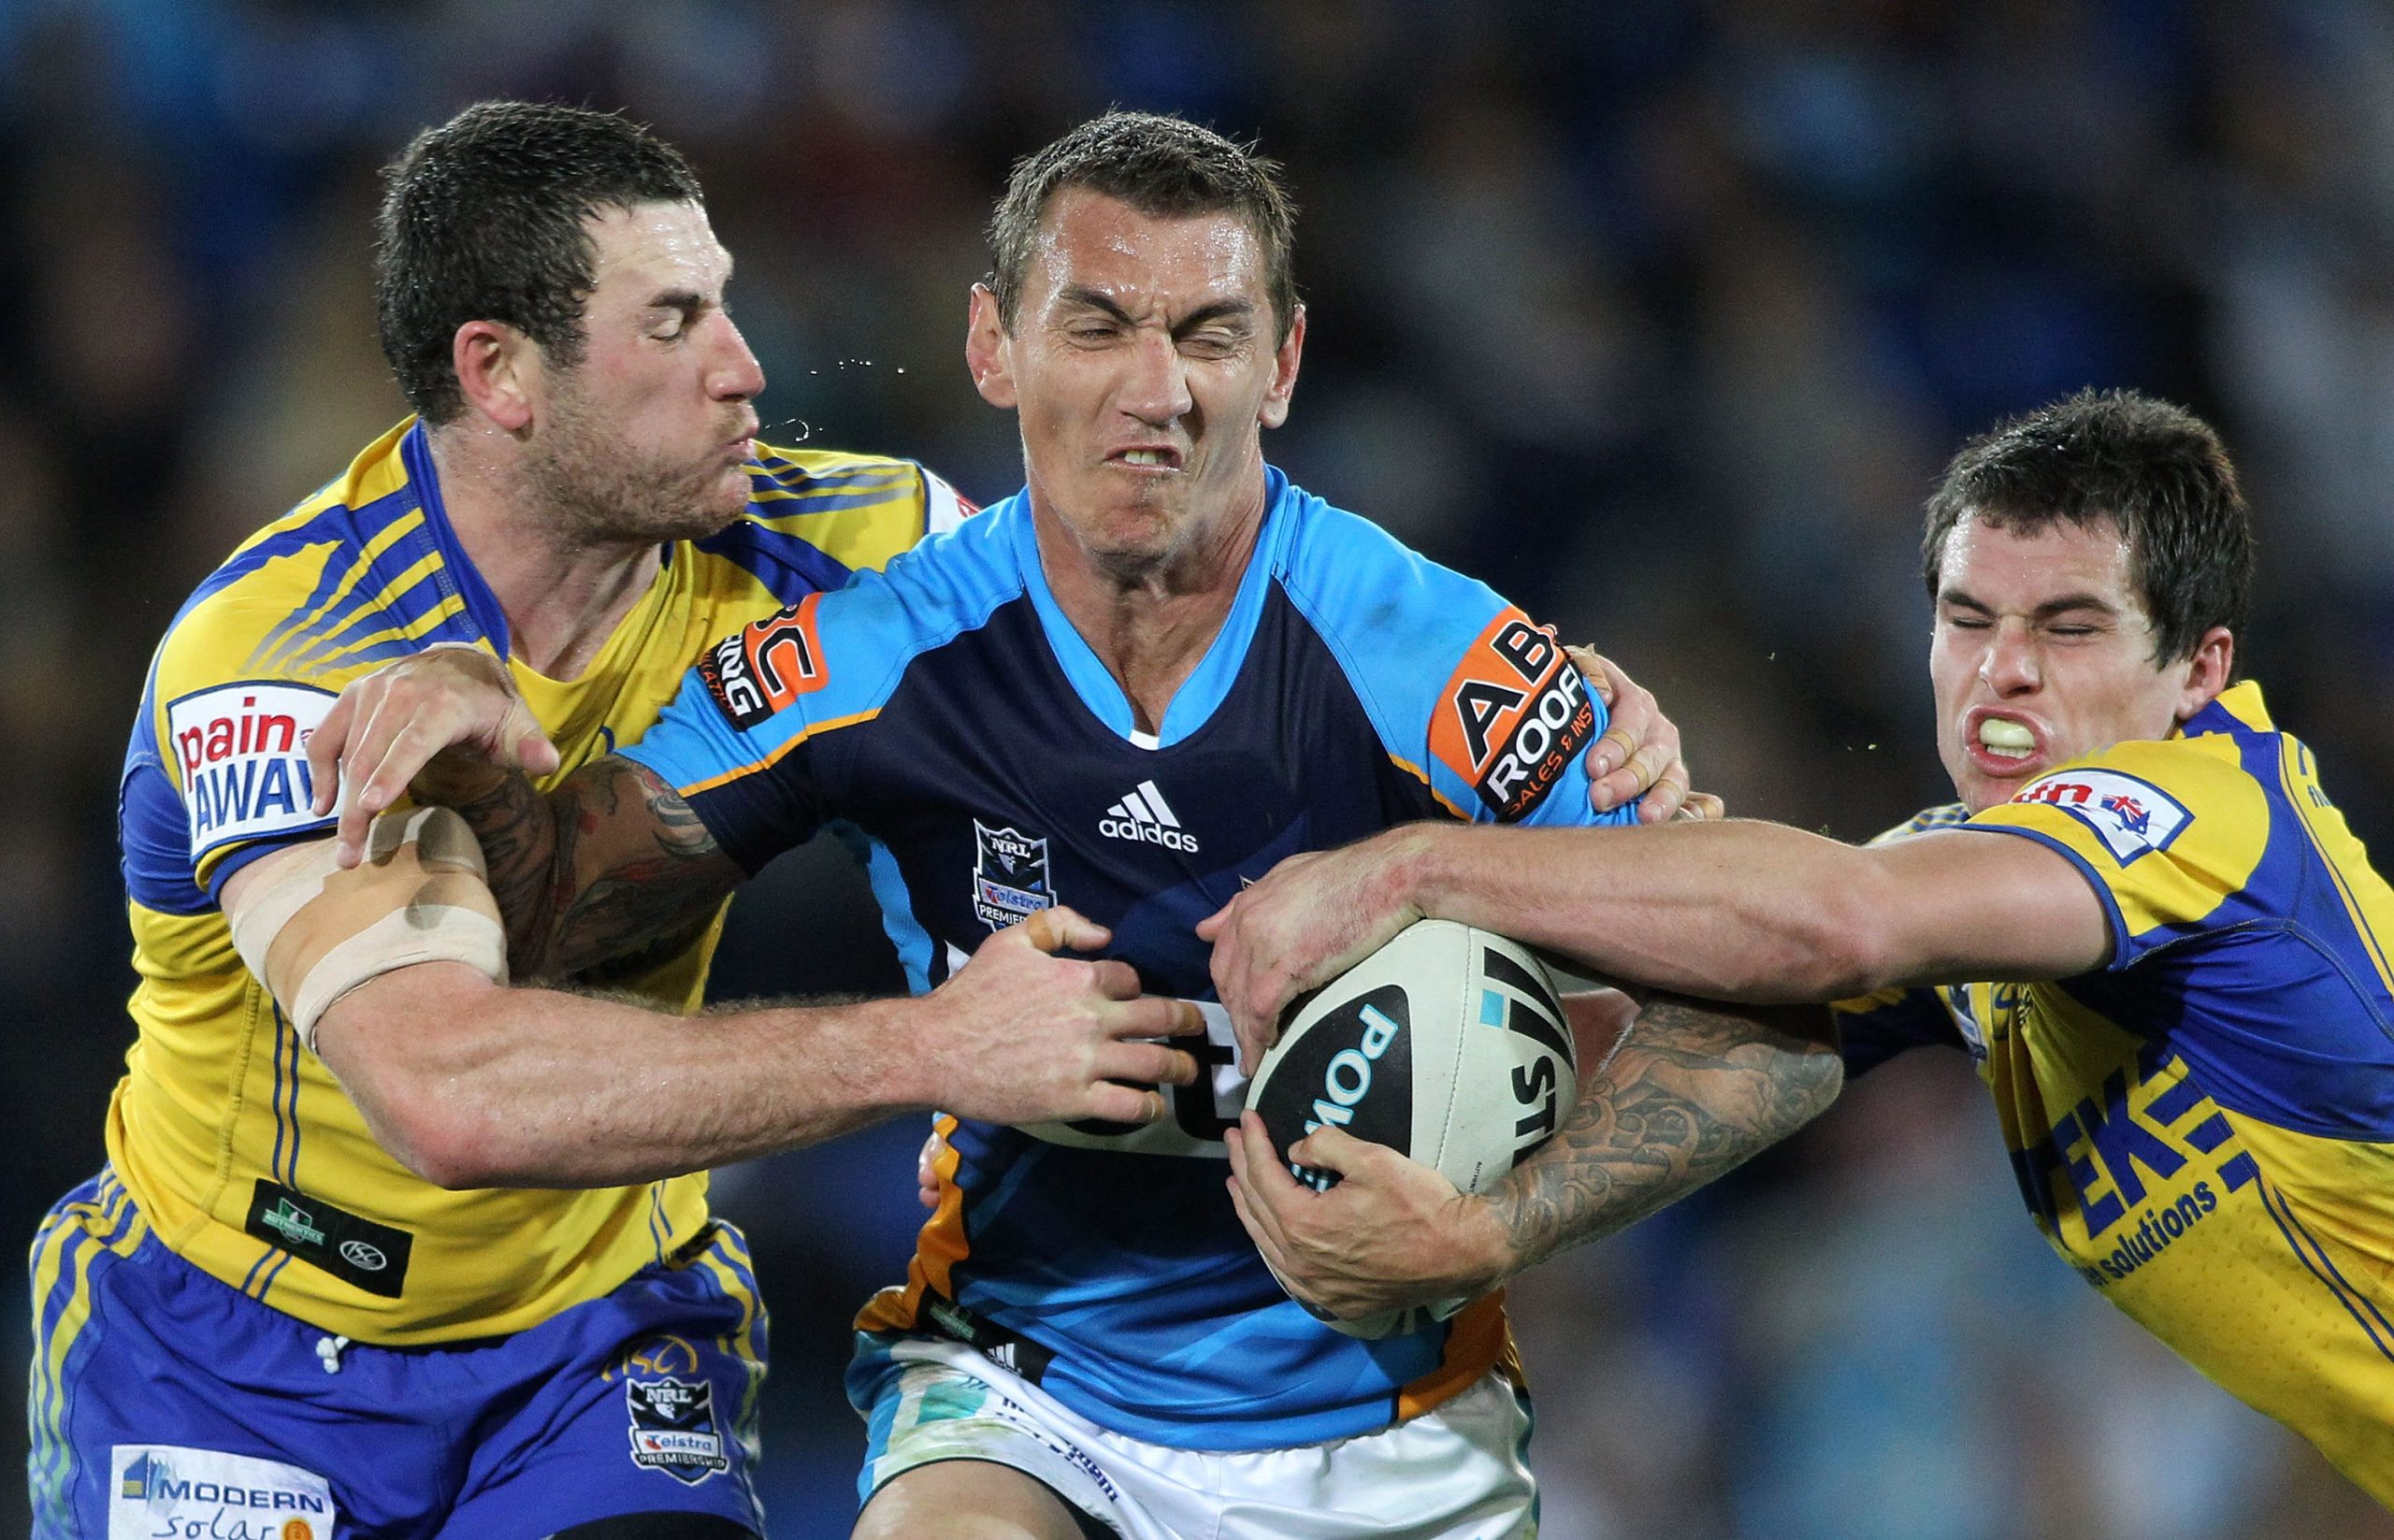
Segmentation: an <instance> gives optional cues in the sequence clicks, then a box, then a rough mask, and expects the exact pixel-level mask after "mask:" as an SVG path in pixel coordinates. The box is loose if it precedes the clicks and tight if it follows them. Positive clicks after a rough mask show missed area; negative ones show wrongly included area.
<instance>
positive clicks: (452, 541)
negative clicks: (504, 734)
mask: <svg viewBox="0 0 2394 1540" xmlns="http://www.w3.org/2000/svg"><path fill="white" fill-rule="evenodd" d="M399 456H400V458H401V459H403V460H404V461H406V463H407V468H408V481H409V482H411V483H412V484H413V485H414V487H415V489H416V495H417V497H420V498H422V499H423V502H424V522H425V527H426V528H428V529H430V530H431V531H432V542H433V544H434V545H436V546H438V547H439V548H440V567H439V568H438V569H436V570H435V571H434V572H433V574H432V577H433V581H434V582H435V583H440V586H441V588H442V589H443V590H444V591H446V592H454V593H457V594H460V595H463V596H464V597H465V601H466V615H467V617H468V618H469V619H470V620H471V621H472V622H473V623H474V626H475V628H476V629H478V630H480V631H481V632H482V634H483V635H484V636H486V637H488V638H489V639H490V643H491V645H492V646H493V647H495V648H497V649H498V655H499V656H500V657H501V658H505V657H506V656H508V655H509V650H510V649H509V642H508V635H507V612H505V611H504V610H501V609H500V608H499V607H498V595H496V594H494V593H492V592H491V591H490V584H489V583H484V582H483V575H482V574H481V573H480V572H478V571H476V570H475V569H474V564H473V563H472V562H471V561H470V560H469V559H468V558H467V555H466V548H465V547H464V546H463V545H462V544H460V543H458V540H457V531H456V530H455V528H454V527H453V526H452V525H450V523H449V510H448V507H447V505H445V504H444V503H443V502H442V501H441V499H440V471H439V470H438V469H437V468H435V467H434V465H433V463H432V444H431V442H430V440H428V439H426V438H425V432H424V423H423V420H422V419H420V418H419V419H418V420H417V421H416V424H415V425H414V426H412V427H411V428H409V429H408V431H407V434H406V436H405V437H404V438H402V439H400V440H399Z"/></svg>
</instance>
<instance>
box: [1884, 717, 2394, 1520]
mask: <svg viewBox="0 0 2394 1540" xmlns="http://www.w3.org/2000/svg"><path fill="white" fill-rule="evenodd" d="M1936 828H1964V829H1969V830H1990V831H1994V832H1997V833H2001V834H2005V835H2010V836H2012V837H2015V838H2026V839H2030V840H2035V841H2037V842H2040V843H2041V844H2043V845H2045V846H2047V847H2048V848H2050V849H2052V850H2055V851H2056V852H2058V853H2059V854H2060V855H2062V856H2064V857H2066V858H2067V859H2068V860H2069V861H2070V863H2071V864H2072V865H2073V866H2075V867H2076V868H2077V869H2078V870H2079V871H2080V872H2081V874H2082V875H2084V877H2085V879H2086V881H2087V883H2088V885H2090V886H2092V887H2093V888H2094V890H2095V892H2096V894H2097V895H2098V897H2099V898H2100V899H2101V900H2102V901H2103V905H2104V911H2105V914H2106V915H2107V916H2108V919H2109V922H2110V926H2111V933H2112V956H2111V960H2110V962H2109V964H2108V965H2107V966H2106V967H2104V968H2102V969H2100V970H2098V971H2094V972H2089V973H2085V974H2082V975H2080V976H2079V977H2076V978H2070V979H2060V980H2056V981H2054V982H2051V983H2039V984H1993V985H1989V984H1977V985H1969V986H1951V987H1945V988H1940V989H1935V990H1925V989H1921V990H1910V991H1888V992H1886V993H1884V994H1882V995H1879V996H1874V997H1870V998H1868V999H1866V1000H1853V1001H1848V1002H1846V1003H1845V1004H1843V1005H1841V1006H1840V1007H1839V1011H1840V1014H1841V1016H1842V1019H1843V1023H1844V1025H1845V1028H1846V1032H1847V1042H1848V1058H1849V1067H1850V1068H1852V1069H1856V1070H1858V1069H1865V1068H1868V1066H1869V1065H1870V1064H1871V1063H1873V1062H1875V1061H1876V1060H1878V1059H1879V1058H1883V1057H1885V1056H1886V1054H1887V1053H1889V1052H1891V1051H1893V1050H1895V1049H1896V1048H1899V1047H1902V1046H1906V1045H1909V1044H1910V1043H1914V1042H1923V1041H1930V1040H1943V1041H1954V1040H1955V1039H1956V1038H1958V1040H1959V1041H1960V1042H1961V1043H1962V1044H1963V1045H1964V1046H1966V1047H1968V1048H1969V1052H1970V1053H1971V1055H1972V1057H1973V1058H1975V1059H1976V1060H1977V1062H1978V1067H1979V1072H1980V1074H1981V1076H1982V1077H1983V1079H1984V1080H1985V1081H1986V1083H1987V1085H1988V1086H1989V1087H1991V1088H1992V1089H1993V1091H1994V1093H1995V1099H1996V1105H1997V1112H1998V1115H1999V1118H2000V1121H2001V1124H2002V1127H2003V1132H2004V1139H2005V1142H2006V1144H2008V1145H2009V1146H2010V1148H2011V1151H2012V1166H2013V1169H2014V1172H2015V1173H2016V1174H2017V1176H2018V1178H2019V1182H2020V1190H2021V1195H2022V1197H2023V1198H2024V1199H2026V1202H2027V1205H2028V1208H2029V1211H2030V1212H2031V1213H2032V1214H2034V1215H2035V1216H2036V1219H2037V1222H2038V1224H2039V1226H2040V1227H2041V1229H2042V1230H2043V1231H2044V1233H2045V1235H2046V1236H2047V1238H2048V1239H2049V1240H2050V1241H2051V1242H2052V1243H2053V1245H2054V1247H2055V1250H2057V1251H2059V1252H2060V1253H2061V1255H2062V1256H2063V1258H2064V1259H2067V1260H2068V1261H2069V1262H2070V1264H2071V1265H2072V1266H2073V1267H2075V1268H2076V1269H2077V1270H2078V1272H2079V1273H2080V1274H2082V1275H2083V1276H2084V1278H2085V1279H2086V1280H2087V1282H2089V1283H2091V1284H2093V1285H2094V1286H2095V1287H2096V1288H2098V1289H2100V1290H2101V1291H2102V1292H2103V1293H2104V1295H2105V1296H2106V1297H2107V1298H2109V1299H2110V1300H2111V1301H2112V1302H2113V1303H2114V1304H2116V1305H2118V1306H2119V1307H2120V1308H2121V1309H2123V1310H2125V1311H2127V1313H2128V1314H2129V1315H2130V1316H2132V1317H2135V1318H2136V1319H2137V1320H2138V1321H2139V1322H2140V1323H2141V1324H2142V1325H2143V1326H2145V1327H2146V1328H2147V1329H2149V1330H2150V1331H2152V1332H2153V1333H2154V1334H2155V1335H2156V1336H2158V1337H2159V1338H2161V1340H2162V1341H2164V1342H2166V1343H2168V1344H2169V1345H2170V1346H2171V1347H2173V1348H2175V1349H2176V1350H2177V1351H2178V1352H2179V1353H2180V1354H2182V1355H2183V1356H2184V1357H2185V1358H2186V1359H2187V1360H2189V1361H2190V1362H2192V1363H2193V1364H2194V1365H2195V1366H2196V1367H2197V1368H2199V1369H2200V1370H2202V1371H2203V1373H2204V1374H2208V1375H2209V1376H2210V1377H2211V1378H2213V1379H2214V1380H2215V1381H2217V1382H2218V1383H2219V1384H2220V1385H2221V1386H2223V1387H2225V1388H2226V1389H2228V1390H2229V1391H2231V1392H2233V1393H2234V1394H2236V1395H2237V1396H2239V1397H2241V1398H2242V1399H2243V1400H2244V1401H2246V1402H2249V1403H2251V1404H2253V1405H2254V1406H2257V1407H2258V1408H2260V1409H2261V1410H2262V1411H2264V1412H2267V1413H2269V1414H2270V1415H2271V1416H2272V1417H2275V1418H2278V1419H2279V1420H2280V1421H2283V1422H2285V1423H2286V1425H2288V1426H2289V1427H2291V1428H2293V1429H2294V1430H2295V1431H2296V1432H2300V1433H2301V1434H2302V1435H2303V1436H2304V1437H2306V1438H2308V1439H2310V1440H2311V1441H2312V1442H2313V1443H2314V1444H2315V1445H2317V1446H2319V1448H2320V1449H2321V1450H2322V1451H2323V1452H2324V1453H2325V1454H2326V1455H2327V1456H2328V1457H2329V1459H2330V1460H2331V1461H2334V1462H2335V1463H2336V1465H2337V1466H2338V1467H2339V1468H2340V1469H2342V1470H2343V1471H2344V1473H2345V1474H2346V1475H2349V1476H2351V1477H2352V1478H2353V1480H2354V1481H2356V1482H2357V1483H2358V1484H2359V1485H2360V1486H2361V1487H2362V1488H2364V1489H2365V1490H2368V1491H2369V1492H2370V1493H2371V1494H2372V1495H2373V1496H2374V1497H2376V1498H2377V1499H2378V1500H2379V1501H2380V1502H2387V1503H2394V1279H2389V1277H2388V1269H2389V1268H2394V973H2390V972H2389V971H2388V968H2387V944H2388V943H2389V942H2394V891H2389V889H2388V888H2387V884H2386V882H2385V881H2384V880H2383V879H2382V878H2380V877H2379V876H2378V874H2377V873H2376V872H2375V871H2372V869H2371V867H2370V864H2369V859H2368V855H2367V853H2366V852H2365V851H2364V850H2363V849H2362V848H2361V846H2360V843H2359V842H2358V841H2357V840H2355V839H2354V838H2353V836H2352V834H2351V833H2350V832H2349V831H2348V830H2347V829H2346V828H2345V825H2344V815H2343V814H2342V813H2339V812H2338V811H2337V810H2336V807H2335V805H2334V804H2333V803H2332V802H2330V801H2329V799H2328V795H2327V793H2326V792H2325V791H2324V790H2323V789H2321V787H2320V784H2319V779H2318V773H2317V767H2316V766H2315V764H2314V763H2313V761H2312V756H2311V751H2310V750H2309V749H2307V748H2305V747H2304V746H2303V745H2302V744H2301V743H2300V741H2297V740H2295V739H2293V738H2289V737H2287V736H2286V735H2285V734H2283V733H2281V732H2279V731H2277V730H2276V729H2275V728H2274V727H2272V726H2271V723H2270V719H2269V716H2268V713H2267V712H2266V711H2265V710H2264V708H2263V706H2262V702H2261V694H2260V689H2259V686H2257V684H2250V683H2247V684H2239V685H2237V686H2235V687H2234V688H2232V689H2230V690H2228V691H2227V692H2226V693H2225V694H2223V695H2221V696H2220V697H2219V698H2218V699H2216V700H2215V701H2214V702H2213V703H2212V704H2211V705H2209V706H2208V707H2206V708H2205V709H2204V710H2203V711H2201V712H2199V713H2197V714H2196V715H2195V716H2194V717H2192V718H2191V719H2189V720H2188V721H2187V722H2186V723H2185V727H2184V729H2183V731H2182V732H2181V733H2180V734H2179V735H2178V736H2175V737H2172V738H2170V739H2166V740H2162V741H2134V742H2126V743H2119V744H2115V745H2113V747H2112V748H2110V749H2107V750H2105V751H2103V752H2102V753H2101V754H2098V755H2095V756H2090V757H2089V758H2087V759H2084V760H2082V761H2079V762H2077V763H2075V764H2071V765H2066V766H2063V767H2061V768H2059V769H2057V770H2053V771H2051V772H2049V773H2047V774H2045V775H2043V776H2041V777H2040V778H2039V779H2038V780H2037V781H2035V782H2034V783H2033V784H2029V785H2028V786H2026V787H2025V788H2024V789H2023V790H2022V791H2021V792H2020V793H2019V794H2018V795H2017V796H2015V797H2014V798H2013V799H2012V800H2011V801H2009V802H2006V803H2002V804H2000V805H1998V806H1996V807H1993V808H1989V809H1986V810H1985V811H1983V812H1982V813H1978V814H1977V815H1976V816H1974V817H1968V818H1965V816H1964V815H1963V813H1962V810H1961V809H1960V808H1958V807H1954V808H1948V809H1939V810H1936V811H1933V812H1931V813H1924V814H1923V815H1921V817H1919V818H1917V819H1914V820H1913V821H1912V822H1911V824H1908V825H1906V826H1904V827H1903V828H1900V829H1896V830H1894V831H1891V834H1890V836H1887V837H1908V836H1910V835H1911V834H1914V833H1917V832H1920V831H1923V830H1927V829H1936ZM1991 919H1992V920H1993V922H1994V923H2000V916H1992V917H1991Z"/></svg>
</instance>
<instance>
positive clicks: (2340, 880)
mask: <svg viewBox="0 0 2394 1540" xmlns="http://www.w3.org/2000/svg"><path fill="white" fill-rule="evenodd" d="M2299 756H2300V745H2299V744H2297V742H2296V741H2295V740H2293V739H2291V738H2282V739H2280V740H2279V741H2278V784H2280V785H2281V786H2283V787H2284V788H2285V790H2286V802H2287V804H2288V805H2289V806H2291V807H2292V808H2293V809H2294V816H2295V821H2296V822H2297V823H2299V824H2300V825H2301V826H2302V832H2303V835H2304V837H2305V838H2306V839H2308V840H2309V841H2310V842H2311V848H2312V849H2313V850H2314V851H2315V852H2316V853H2317V854H2318V856H2319V864H2320V865H2321V866H2324V867H2326V868H2327V869H2328V878H2329V881H2330V882H2332V883H2334V884H2335V885H2336V897H2337V898H2339V899H2341V900H2344V914H2345V916H2346V917H2347V918H2349V919H2350V920H2351V921H2352V922H2353V933H2354V934H2355V935H2357V936H2358V937H2359V938H2360V943H2361V945H2362V946H2363V947H2364V948H2365V949H2366V950H2367V951H2368V953H2369V960H2370V962H2371V964H2372V966H2374V967H2375V968H2376V970H2377V982H2378V984H2379V985H2380V986H2383V987H2384V988H2385V989H2386V991H2387V993H2388V994H2394V970H2388V969H2387V966H2386V949H2385V947H2384V946H2383V945H2381V944H2380V943H2379V942H2378V940H2377V932H2376V931H2375V930H2373V929H2372V928H2370V924H2369V919H2368V916H2367V915H2366V914H2363V913H2362V910H2361V905H2360V900H2359V899H2358V897H2357V896H2356V895H2355V894H2354V892H2353V888H2352V884H2350V883H2349V882H2347V881H2345V880H2344V868H2343V867H2342V866H2340V865H2339V864H2338V863H2337V861H2336V858H2335V856H2334V854H2333V853H2332V852H2331V851H2330V849H2329V842H2328V841H2327V839H2326V838H2325V837H2324V831H2323V830H2322V829H2321V828H2320V827H2319V824H2318V822H2317V813H2316V810H2315V808H2314V807H2313V806H2312V802H2311V799H2310V797H2309V796H2308V795H2307V793H2308V791H2309V789H2310V788H2309V787H2308V786H2307V785H2305V784H2303V778H2302V777H2301V775H2300V770H2299V769H2298V766H2299V763H2300V760H2299Z"/></svg>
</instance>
